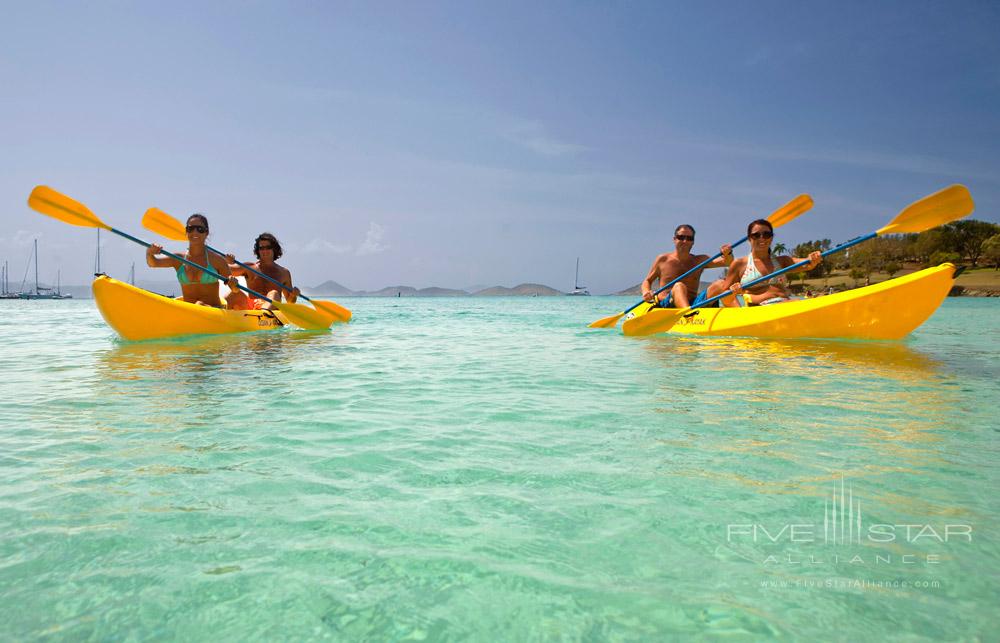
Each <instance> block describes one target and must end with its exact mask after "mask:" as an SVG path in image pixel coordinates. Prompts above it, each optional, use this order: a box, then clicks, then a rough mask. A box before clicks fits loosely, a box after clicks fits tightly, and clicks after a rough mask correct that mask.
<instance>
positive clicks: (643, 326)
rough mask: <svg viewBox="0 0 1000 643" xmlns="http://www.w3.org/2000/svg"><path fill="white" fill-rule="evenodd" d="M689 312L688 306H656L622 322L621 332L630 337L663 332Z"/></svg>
mask: <svg viewBox="0 0 1000 643" xmlns="http://www.w3.org/2000/svg"><path fill="white" fill-rule="evenodd" d="M689 312H691V309H690V308H657V309H655V310H651V311H649V312H648V313H646V314H645V315H642V316H640V317H633V318H632V319H629V320H627V321H626V322H625V323H624V324H622V332H623V333H625V334H626V335H628V336H630V337H637V336H640V335H653V334H655V333H664V332H666V331H668V330H670V329H671V328H672V327H673V325H674V324H676V323H677V322H678V321H680V319H681V318H682V317H684V315H686V314H688V313H689Z"/></svg>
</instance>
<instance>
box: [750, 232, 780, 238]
mask: <svg viewBox="0 0 1000 643" xmlns="http://www.w3.org/2000/svg"><path fill="white" fill-rule="evenodd" d="M772 237H774V233H773V232H771V231H770V230H764V231H762V232H751V233H750V238H751V239H770V238H772Z"/></svg>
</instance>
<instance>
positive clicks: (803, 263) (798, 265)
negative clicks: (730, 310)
mask: <svg viewBox="0 0 1000 643" xmlns="http://www.w3.org/2000/svg"><path fill="white" fill-rule="evenodd" d="M877 236H878V233H877V232H870V233H868V234H866V235H863V236H860V237H858V238H856V239H851V240H850V241H846V242H844V243H842V244H840V245H839V246H837V247H836V248H830V249H829V250H827V251H826V252H824V253H822V254H821V255H820V256H821V257H827V256H829V255H832V254H833V253H835V252H840V251H841V250H847V249H848V248H850V247H851V246H856V245H858V244H859V243H861V242H863V241H868V240H869V239H874V238H875V237H877ZM750 261H753V259H750ZM807 265H809V260H808V259H804V260H802V261H800V262H798V263H793V264H792V265H790V266H787V267H785V268H782V269H781V270H775V271H774V272H770V273H768V274H766V275H762V276H760V277H758V278H756V279H754V280H753V281H750V282H748V283H746V284H744V285H743V288H744V289H746V288H753V287H754V286H756V285H757V284H760V283H764V282H765V281H767V280H769V279H773V278H774V277H777V276H779V275H783V274H785V273H786V272H791V271H792V270H795V269H796V268H801V267H802V266H807ZM730 294H732V293H730V292H729V291H726V292H724V293H719V294H718V295H716V296H715V297H710V298H708V299H706V300H705V301H703V302H701V303H700V304H698V305H696V306H691V309H692V310H693V309H695V308H702V307H704V306H708V305H709V304H714V303H715V302H717V301H719V300H720V299H722V298H723V297H728V296H729V295H730Z"/></svg>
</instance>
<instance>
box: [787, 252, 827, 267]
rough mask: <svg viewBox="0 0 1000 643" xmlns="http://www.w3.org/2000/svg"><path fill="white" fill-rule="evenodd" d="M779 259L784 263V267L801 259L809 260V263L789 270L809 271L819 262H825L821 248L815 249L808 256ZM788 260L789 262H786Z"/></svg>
mask: <svg viewBox="0 0 1000 643" xmlns="http://www.w3.org/2000/svg"><path fill="white" fill-rule="evenodd" d="M778 259H779V260H781V262H782V263H783V264H784V265H783V266H781V267H782V268H787V267H788V266H790V265H792V264H796V263H798V262H800V261H808V262H809V263H808V264H807V265H805V266H802V267H801V268H796V269H795V270H789V271H788V272H809V271H810V270H812V269H813V268H815V267H816V266H818V265H819V264H821V263H823V253H822V252H820V251H819V250H813V251H812V252H810V253H809V256H808V257H784V256H782V257H778ZM786 262H787V263H786Z"/></svg>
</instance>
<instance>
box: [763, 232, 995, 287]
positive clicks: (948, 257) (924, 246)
mask: <svg viewBox="0 0 1000 643" xmlns="http://www.w3.org/2000/svg"><path fill="white" fill-rule="evenodd" d="M831 245H832V244H831V242H830V240H829V239H817V240H814V241H806V242H804V243H800V244H798V245H796V246H795V249H794V250H793V251H792V254H793V255H794V256H796V257H805V256H806V255H808V254H809V253H810V252H812V251H814V250H819V251H821V252H822V251H824V250H829V249H830V247H831ZM774 251H775V254H782V253H784V252H786V251H787V248H786V247H785V246H784V244H780V243H779V244H776V245H775V246H774ZM945 262H951V263H954V264H956V265H957V264H963V263H964V264H967V265H970V266H971V267H973V268H975V267H978V266H980V265H982V266H991V267H993V268H994V269H998V270H1000V225H998V224H996V223H990V222H989V221H978V220H976V219H965V220H962V221H953V222H951V223H947V224H945V225H943V226H939V227H937V228H933V229H931V230H927V231H924V232H920V233H914V234H894V235H886V236H884V237H875V238H874V239H869V240H868V241H865V242H864V243H859V244H858V245H856V246H854V247H853V248H849V249H848V250H846V251H845V252H843V253H842V254H840V253H838V254H835V255H832V256H830V257H827V258H826V259H825V260H824V261H823V263H821V264H819V265H818V266H816V267H815V268H814V269H812V270H810V271H809V272H808V273H805V274H804V275H803V276H802V277H800V278H802V279H819V278H822V277H825V276H827V275H828V274H830V273H831V272H832V271H834V270H846V271H849V272H850V276H851V277H852V278H853V279H856V280H857V279H862V278H863V279H868V278H869V277H870V276H871V274H872V273H875V272H882V273H887V274H888V275H889V277H890V278H892V276H893V275H894V274H896V273H897V272H899V271H900V270H902V269H903V267H904V265H905V264H918V265H920V266H936V265H938V264H942V263H945ZM800 274H801V273H800Z"/></svg>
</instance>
